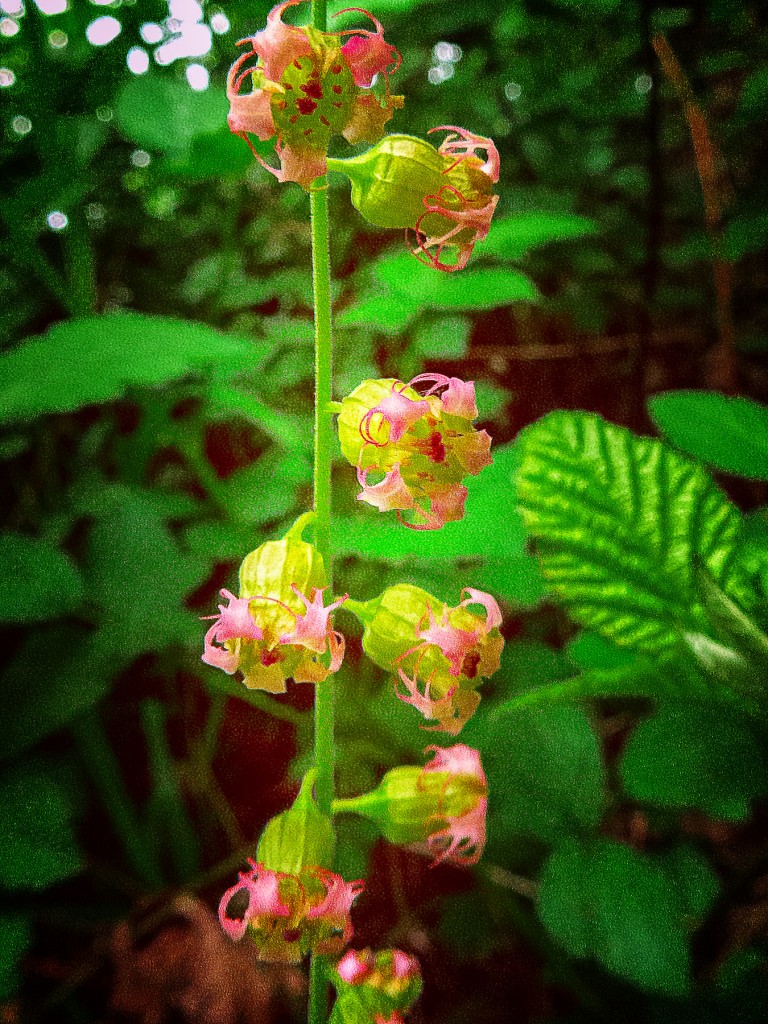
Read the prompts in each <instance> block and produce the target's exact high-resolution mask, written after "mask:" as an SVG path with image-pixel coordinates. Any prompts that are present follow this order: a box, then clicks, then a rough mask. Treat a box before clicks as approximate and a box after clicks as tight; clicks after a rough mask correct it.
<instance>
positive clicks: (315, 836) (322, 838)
mask: <svg viewBox="0 0 768 1024" xmlns="http://www.w3.org/2000/svg"><path fill="white" fill-rule="evenodd" d="M316 776H317V771H316V769H314V768H313V769H311V770H310V771H308V772H307V774H306V775H305V776H304V779H303V781H302V783H301V788H300V789H299V793H298V795H297V797H296V799H295V800H294V802H293V804H292V805H291V806H290V807H289V808H288V810H286V811H283V812H282V813H281V814H278V815H277V816H276V817H274V818H272V819H270V821H268V822H267V824H266V826H265V827H264V831H263V832H262V834H261V838H260V839H259V845H258V848H257V850H256V859H257V861H259V863H261V864H263V865H264V867H265V868H268V869H270V870H271V871H277V872H280V873H281V874H288V875H298V874H300V873H301V872H302V871H303V870H304V869H305V868H308V867H321V868H328V867H330V865H331V863H332V862H333V849H334V845H335V841H334V833H333V825H332V824H331V819H330V818H329V817H328V815H327V814H323V813H322V811H321V810H320V808H319V807H318V806H317V803H316V801H315V797H314V792H313V790H314V785H315V778H316Z"/></svg>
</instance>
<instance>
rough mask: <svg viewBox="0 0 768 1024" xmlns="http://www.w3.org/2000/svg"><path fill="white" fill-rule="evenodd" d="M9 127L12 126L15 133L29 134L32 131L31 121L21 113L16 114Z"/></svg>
mask: <svg viewBox="0 0 768 1024" xmlns="http://www.w3.org/2000/svg"><path fill="white" fill-rule="evenodd" d="M11 128H13V130H14V131H15V132H16V134H17V135H29V133H30V132H31V131H32V122H31V121H30V120H29V118H28V117H24V115H23V114H17V115H16V117H14V119H13V120H12V121H11Z"/></svg>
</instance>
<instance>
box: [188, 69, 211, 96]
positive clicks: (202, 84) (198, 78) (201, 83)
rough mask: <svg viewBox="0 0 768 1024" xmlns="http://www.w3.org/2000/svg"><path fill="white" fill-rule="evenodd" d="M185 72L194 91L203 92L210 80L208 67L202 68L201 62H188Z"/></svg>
mask: <svg viewBox="0 0 768 1024" xmlns="http://www.w3.org/2000/svg"><path fill="white" fill-rule="evenodd" d="M186 73H187V81H188V82H189V85H190V88H191V89H194V90H195V92H205V90H206V89H207V88H208V82H209V80H210V76H209V74H208V69H207V68H204V67H203V65H202V64H189V65H187V72H186Z"/></svg>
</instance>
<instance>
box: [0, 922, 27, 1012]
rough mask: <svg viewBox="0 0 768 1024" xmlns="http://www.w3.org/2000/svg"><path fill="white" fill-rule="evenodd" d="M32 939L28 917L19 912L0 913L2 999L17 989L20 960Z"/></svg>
mask: <svg viewBox="0 0 768 1024" xmlns="http://www.w3.org/2000/svg"><path fill="white" fill-rule="evenodd" d="M31 939H32V934H31V930H30V927H29V921H28V919H27V918H25V917H21V916H20V915H18V914H0V999H8V998H9V997H10V996H12V995H13V993H14V992H15V991H16V988H17V987H18V983H19V973H18V964H19V960H20V959H21V958H22V956H23V955H24V953H25V952H26V951H27V948H28V947H29V944H30V941H31Z"/></svg>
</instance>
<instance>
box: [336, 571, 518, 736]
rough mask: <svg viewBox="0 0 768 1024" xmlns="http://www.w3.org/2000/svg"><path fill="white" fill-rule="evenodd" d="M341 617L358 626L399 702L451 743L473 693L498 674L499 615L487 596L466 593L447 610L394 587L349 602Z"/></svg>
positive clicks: (471, 707)
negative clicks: (391, 681)
mask: <svg viewBox="0 0 768 1024" xmlns="http://www.w3.org/2000/svg"><path fill="white" fill-rule="evenodd" d="M465 594H466V595H467V596H466V597H464V595H465ZM472 606H477V607H479V608H482V609H483V613H484V614H481V615H478V614H477V613H476V612H474V611H470V608H471V607H472ZM347 610H348V611H351V612H352V613H353V614H354V615H356V616H357V617H358V618H359V619H360V621H361V622H362V623H363V626H364V632H363V650H364V651H365V653H366V654H367V656H368V657H369V658H370V659H371V661H373V662H375V663H376V664H377V665H379V666H380V667H381V668H383V669H386V670H387V671H388V672H391V673H392V674H393V675H395V676H397V680H396V684H395V692H396V693H397V696H398V697H399V698H400V700H402V701H404V702H405V703H406V704H411V705H412V706H413V707H415V708H416V710H417V711H419V712H420V713H421V714H422V715H423V716H424V717H425V718H426V719H428V720H434V721H436V722H437V725H435V726H433V728H434V729H438V730H441V731H443V732H447V733H450V734H451V735H452V736H456V735H457V734H458V733H459V732H460V731H461V730H462V728H463V727H464V725H465V724H466V722H467V721H468V720H469V719H470V718H471V717H472V715H473V714H474V712H475V710H476V709H477V706H478V704H479V703H480V694H479V693H478V692H477V687H478V686H479V685H480V683H481V682H482V681H483V679H484V678H487V677H488V676H491V675H493V673H494V672H495V671H496V670H497V669H498V667H499V663H500V658H501V652H502V650H503V648H504V640H503V638H502V636H501V633H500V632H499V627H500V626H501V612H500V611H499V606H498V605H497V603H496V601H495V600H494V599H493V598H492V597H491V595H490V594H486V593H484V592H483V591H481V590H474V589H472V588H471V587H466V588H465V589H464V590H463V591H462V600H461V601H460V603H459V604H458V605H457V606H456V607H455V608H449V607H448V606H447V605H446V604H443V602H442V601H438V600H437V599H436V598H434V597H432V595H431V594H428V593H427V592H426V591H425V590H422V589H421V588H420V587H414V586H412V585H411V584H408V583H401V584H397V585H396V586H394V587H388V588H387V589H386V590H385V591H384V593H383V594H381V595H380V596H379V597H375V598H373V599H372V600H370V601H368V602H366V603H365V604H361V603H359V602H357V601H349V602H348V604H347Z"/></svg>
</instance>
